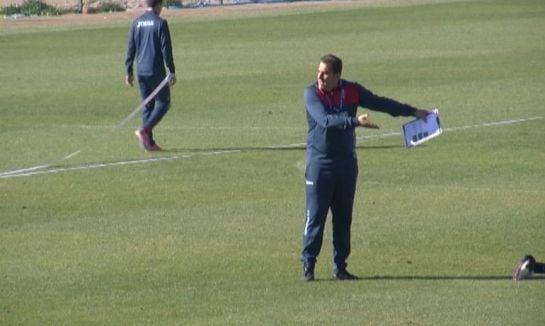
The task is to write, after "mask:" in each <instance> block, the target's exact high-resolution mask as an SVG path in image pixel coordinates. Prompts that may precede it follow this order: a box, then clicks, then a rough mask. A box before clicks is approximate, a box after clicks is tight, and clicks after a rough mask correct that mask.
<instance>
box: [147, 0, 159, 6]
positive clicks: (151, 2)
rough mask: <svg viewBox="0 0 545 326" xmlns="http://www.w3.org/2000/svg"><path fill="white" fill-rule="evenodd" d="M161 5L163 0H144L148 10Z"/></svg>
mask: <svg viewBox="0 0 545 326" xmlns="http://www.w3.org/2000/svg"><path fill="white" fill-rule="evenodd" d="M162 4H163V0H146V5H147V6H148V7H149V8H155V7H156V6H158V5H162Z"/></svg>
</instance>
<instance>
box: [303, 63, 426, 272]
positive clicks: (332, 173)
mask: <svg viewBox="0 0 545 326" xmlns="http://www.w3.org/2000/svg"><path fill="white" fill-rule="evenodd" d="M341 72H342V61H341V59H340V58H338V57H336V56H334V55H331V54H328V55H325V56H323V57H322V58H321V60H320V64H319V66H318V75H317V81H316V83H314V84H312V85H310V86H309V87H307V88H306V89H305V93H304V102H305V107H306V112H307V122H308V134H307V158H306V159H307V163H306V164H307V165H306V172H305V178H306V221H305V228H304V233H303V250H302V252H301V260H302V262H303V279H304V280H305V281H313V280H314V265H315V264H316V258H317V257H318V255H319V253H320V249H321V247H322V240H323V233H324V226H325V220H326V217H327V213H328V211H329V210H330V209H331V214H332V223H333V277H334V278H335V279H339V280H355V279H357V276H355V275H353V274H351V273H349V272H348V271H347V270H346V260H347V258H348V256H349V254H350V227H351V224H352V207H353V203H354V195H355V191H356V180H357V176H358V164H357V158H356V151H355V143H356V139H355V128H356V127H366V128H378V127H377V126H376V125H375V124H373V123H371V122H370V121H369V120H368V119H367V115H366V114H362V115H359V116H357V115H356V111H357V109H358V107H359V106H361V107H366V108H369V109H372V110H377V111H382V112H386V113H389V114H390V115H392V116H416V117H425V116H426V115H427V114H428V113H429V112H428V111H427V110H419V109H416V108H414V107H412V106H409V105H407V104H403V103H399V102H397V101H395V100H392V99H389V98H385V97H380V96H377V95H375V94H373V93H371V92H370V91H369V90H367V89H366V88H364V87H363V86H361V85H359V84H357V83H354V82H350V81H346V80H343V79H341Z"/></svg>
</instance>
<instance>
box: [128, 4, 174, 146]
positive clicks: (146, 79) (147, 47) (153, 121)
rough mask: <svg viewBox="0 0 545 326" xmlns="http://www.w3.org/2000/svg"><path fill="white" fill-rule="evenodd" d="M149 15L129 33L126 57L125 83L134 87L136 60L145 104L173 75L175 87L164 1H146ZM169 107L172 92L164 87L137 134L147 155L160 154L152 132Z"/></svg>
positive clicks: (146, 108) (148, 107)
mask: <svg viewBox="0 0 545 326" xmlns="http://www.w3.org/2000/svg"><path fill="white" fill-rule="evenodd" d="M146 4H147V9H146V12H145V13H144V14H143V15H142V16H140V17H138V18H137V19H135V20H134V21H133V23H132V26H131V29H130V31H129V37H128V42H127V43H128V45H127V54H126V56H125V83H126V84H127V85H129V86H133V83H134V75H133V61H134V60H135V58H136V65H137V75H138V85H139V87H140V95H141V97H142V100H144V99H146V98H147V97H148V96H149V95H150V94H151V93H152V92H153V90H155V88H157V86H158V85H159V84H161V82H162V81H163V80H164V79H165V78H166V70H165V65H166V66H167V68H168V70H169V72H170V81H169V84H170V86H172V85H174V84H175V83H176V76H175V67H174V59H173V57H172V44H171V40H170V31H169V29H168V23H167V21H166V20H164V19H162V18H161V17H159V15H160V14H161V9H162V0H146ZM169 107H170V88H169V87H168V86H165V87H163V88H162V89H161V91H160V92H159V93H158V94H157V95H156V96H155V98H154V99H153V100H151V101H150V102H149V103H148V104H147V105H146V106H145V107H144V110H143V112H142V127H141V128H140V129H138V130H136V131H135V135H136V137H137V138H138V141H139V143H140V146H141V147H142V148H144V149H145V150H146V151H160V150H161V148H160V147H159V146H158V145H157V144H156V143H155V139H154V138H153V128H155V126H157V124H158V123H159V122H160V121H161V119H162V118H163V117H164V116H165V114H166V113H167V111H168V109H169Z"/></svg>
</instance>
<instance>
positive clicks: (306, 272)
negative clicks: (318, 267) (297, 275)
mask: <svg viewBox="0 0 545 326" xmlns="http://www.w3.org/2000/svg"><path fill="white" fill-rule="evenodd" d="M303 281H305V282H311V281H314V266H309V265H307V264H303Z"/></svg>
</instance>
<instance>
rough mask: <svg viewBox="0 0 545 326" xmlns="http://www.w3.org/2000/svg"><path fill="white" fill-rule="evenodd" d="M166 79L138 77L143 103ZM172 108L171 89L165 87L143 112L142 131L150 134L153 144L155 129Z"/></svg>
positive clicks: (163, 77)
mask: <svg viewBox="0 0 545 326" xmlns="http://www.w3.org/2000/svg"><path fill="white" fill-rule="evenodd" d="M164 79H165V76H160V75H159V76H138V86H139V87H140V96H141V97H142V101H143V100H144V99H146V98H147V97H148V96H149V95H150V94H151V93H152V92H153V91H154V90H155V88H157V86H159V84H161V82H162V81H163V80H164ZM169 107H170V88H169V86H168V85H167V86H165V87H163V89H161V91H159V93H157V95H156V96H155V98H154V99H152V100H151V101H149V102H148V104H146V106H145V107H144V110H143V111H142V129H144V130H146V132H147V133H148V134H149V136H150V139H151V143H152V144H155V140H154V139H153V128H154V127H155V126H156V125H157V124H158V123H159V122H160V121H161V119H163V117H164V116H165V114H166V113H167V111H168V109H169Z"/></svg>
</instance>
